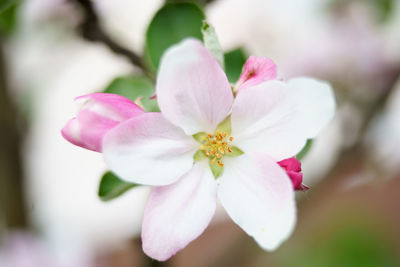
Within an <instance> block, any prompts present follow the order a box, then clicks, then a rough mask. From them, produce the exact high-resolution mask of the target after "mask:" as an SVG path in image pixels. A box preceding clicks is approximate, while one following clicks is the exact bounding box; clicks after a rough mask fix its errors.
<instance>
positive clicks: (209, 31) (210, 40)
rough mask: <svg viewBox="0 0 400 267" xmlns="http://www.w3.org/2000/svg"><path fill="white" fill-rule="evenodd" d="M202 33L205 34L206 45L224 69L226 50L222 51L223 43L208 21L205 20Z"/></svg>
mask: <svg viewBox="0 0 400 267" xmlns="http://www.w3.org/2000/svg"><path fill="white" fill-rule="evenodd" d="M201 33H202V34H203V40H204V45H205V46H206V47H207V49H208V50H209V51H210V52H211V54H212V55H213V56H214V58H215V59H216V60H217V61H218V63H219V65H220V66H221V68H222V69H224V68H225V66H224V52H223V51H222V48H221V45H220V44H219V41H218V37H217V34H216V33H215V29H214V27H213V26H211V25H210V24H208V23H207V21H203V27H201Z"/></svg>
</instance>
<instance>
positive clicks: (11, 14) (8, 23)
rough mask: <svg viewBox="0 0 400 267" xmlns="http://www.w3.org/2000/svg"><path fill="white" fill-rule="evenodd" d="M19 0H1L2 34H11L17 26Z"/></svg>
mask: <svg viewBox="0 0 400 267" xmlns="http://www.w3.org/2000/svg"><path fill="white" fill-rule="evenodd" d="M18 8H19V1H18V0H1V1H0V35H2V36H8V35H10V34H11V33H12V32H13V31H14V30H15V28H16V26H17V15H18Z"/></svg>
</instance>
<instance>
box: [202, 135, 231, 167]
mask: <svg viewBox="0 0 400 267" xmlns="http://www.w3.org/2000/svg"><path fill="white" fill-rule="evenodd" d="M200 140H201V143H202V144H201V145H200V149H201V150H203V151H204V154H205V155H206V157H208V158H209V159H210V162H211V164H213V163H215V162H217V164H218V165H219V166H221V167H223V166H224V164H223V163H222V158H223V157H224V155H226V153H232V149H231V147H230V144H229V143H230V142H231V141H232V140H233V137H232V136H229V135H228V134H227V133H226V132H221V131H220V130H217V131H215V134H211V133H207V134H205V135H203V136H202V137H200Z"/></svg>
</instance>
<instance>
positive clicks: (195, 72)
mask: <svg viewBox="0 0 400 267" xmlns="http://www.w3.org/2000/svg"><path fill="white" fill-rule="evenodd" d="M156 87H157V100H158V104H159V106H160V109H161V111H162V113H163V114H164V116H165V117H166V118H167V119H168V120H170V121H171V122H172V123H173V124H175V125H177V126H179V127H181V128H182V129H183V130H184V131H185V132H186V133H187V134H191V135H192V134H195V133H198V132H201V131H212V132H213V131H214V130H215V127H216V126H217V125H218V124H219V123H220V122H221V121H223V120H224V119H225V118H226V116H227V115H228V112H229V111H230V108H231V106H232V101H233V95H232V90H231V87H230V84H229V82H228V79H227V77H226V75H225V73H224V71H223V70H222V69H221V67H220V66H219V65H218V63H217V61H216V60H215V59H214V58H213V56H212V55H211V53H210V52H209V51H208V50H207V49H206V48H205V47H204V46H203V45H202V44H201V43H200V42H199V41H196V40H194V39H188V40H185V41H183V42H181V43H180V44H178V45H176V46H173V47H171V48H170V49H168V50H167V52H166V53H165V55H164V56H163V58H162V60H161V64H160V69H159V73H158V76H157V86H156Z"/></svg>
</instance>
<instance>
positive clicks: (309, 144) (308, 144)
mask: <svg viewBox="0 0 400 267" xmlns="http://www.w3.org/2000/svg"><path fill="white" fill-rule="evenodd" d="M312 143H313V139H308V140H307V142H306V144H305V145H304V147H303V148H302V149H301V151H300V152H299V153H297V155H296V159H298V160H302V159H303V158H304V157H305V156H306V155H307V154H308V152H310V149H311V147H312Z"/></svg>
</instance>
